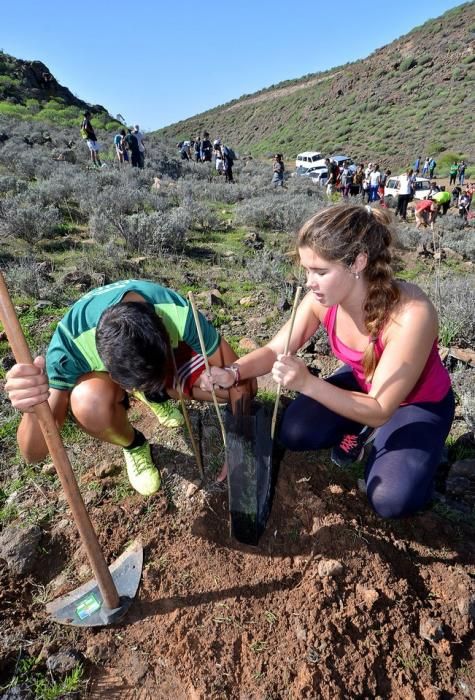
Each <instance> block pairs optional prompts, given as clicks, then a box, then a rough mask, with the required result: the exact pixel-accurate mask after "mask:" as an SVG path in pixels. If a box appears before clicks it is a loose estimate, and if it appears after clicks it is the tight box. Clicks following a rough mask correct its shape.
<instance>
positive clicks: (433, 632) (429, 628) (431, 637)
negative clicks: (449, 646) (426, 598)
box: [419, 617, 444, 642]
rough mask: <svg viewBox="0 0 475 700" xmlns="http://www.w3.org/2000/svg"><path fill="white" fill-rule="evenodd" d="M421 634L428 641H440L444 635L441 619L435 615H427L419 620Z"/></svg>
mask: <svg viewBox="0 0 475 700" xmlns="http://www.w3.org/2000/svg"><path fill="white" fill-rule="evenodd" d="M419 634H420V636H421V637H422V639H426V640H427V641H428V642H438V641H440V640H441V639H443V637H444V630H443V627H442V624H441V622H440V620H437V618H435V617H425V618H422V619H421V620H420V622H419Z"/></svg>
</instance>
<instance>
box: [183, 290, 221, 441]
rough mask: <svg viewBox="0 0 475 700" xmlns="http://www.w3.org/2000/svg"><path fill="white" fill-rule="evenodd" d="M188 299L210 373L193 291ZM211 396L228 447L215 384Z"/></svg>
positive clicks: (207, 369) (202, 352) (208, 370)
mask: <svg viewBox="0 0 475 700" xmlns="http://www.w3.org/2000/svg"><path fill="white" fill-rule="evenodd" d="M188 300H189V302H190V305H191V309H192V311H193V318H194V319H195V324H196V330H197V332H198V338H199V340H200V347H201V354H202V355H203V359H204V361H205V367H206V371H207V372H208V373H210V367H209V362H208V356H207V354H206V346H205V341H204V338H203V332H202V330H201V324H200V317H199V316H198V309H197V308H196V304H195V298H194V296H193V292H188ZM211 396H212V397H213V403H214V407H215V409H216V415H217V416H218V421H219V426H220V428H221V434H222V436H223V443H224V448H225V449H226V446H227V441H226V431H225V429H224V423H223V419H222V418H221V411H220V410H219V406H218V399H217V398H216V392H215V390H214V386H213V385H211Z"/></svg>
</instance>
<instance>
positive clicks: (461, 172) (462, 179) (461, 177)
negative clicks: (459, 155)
mask: <svg viewBox="0 0 475 700" xmlns="http://www.w3.org/2000/svg"><path fill="white" fill-rule="evenodd" d="M465 168H466V163H465V161H464V160H461V161H460V163H459V167H458V176H459V185H460V187H463V185H464V182H465Z"/></svg>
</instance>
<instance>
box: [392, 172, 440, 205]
mask: <svg viewBox="0 0 475 700" xmlns="http://www.w3.org/2000/svg"><path fill="white" fill-rule="evenodd" d="M400 179H401V176H400V175H396V176H395V177H390V178H388V180H387V181H386V186H385V188H384V198H385V199H386V200H387V202H388V204H391V200H392V199H395V198H396V197H397V196H398V194H399V183H400ZM429 192H430V180H429V179H428V178H426V177H416V184H415V188H414V199H427V197H428V196H429Z"/></svg>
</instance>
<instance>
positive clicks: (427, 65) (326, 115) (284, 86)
mask: <svg viewBox="0 0 475 700" xmlns="http://www.w3.org/2000/svg"><path fill="white" fill-rule="evenodd" d="M474 45H475V3H474V2H470V3H465V4H463V5H460V6H458V7H456V8H454V9H453V10H450V11H449V12H446V13H445V14H444V15H442V16H441V17H438V18H437V19H433V20H429V21H428V22H426V23H425V24H423V25H421V26H419V27H416V28H415V29H413V30H412V31H411V32H409V34H406V35H405V36H403V37H400V38H399V39H396V40H395V41H393V42H392V43H391V44H388V45H387V46H384V47H382V48H380V49H377V50H376V51H375V52H374V53H372V54H371V55H370V56H368V58H366V59H364V60H361V61H356V62H355V63H348V64H346V65H344V66H339V67H336V68H333V69H331V70H328V71H325V72H322V73H315V74H311V75H306V76H304V77H303V78H300V79H298V80H293V81H286V82H283V83H280V84H278V85H272V86H271V87H269V88H267V89H265V90H261V91H260V92H258V93H255V94H252V95H244V96H242V97H241V98H239V99H237V100H234V101H232V102H230V103H227V104H224V105H220V106H219V107H216V108H214V109H211V110H209V111H207V112H204V113H202V114H198V115H196V116H194V117H192V118H190V119H187V120H185V121H181V122H178V123H176V124H172V125H170V126H168V127H166V128H164V129H161V130H160V131H159V132H158V133H159V134H161V135H163V136H166V137H169V138H173V139H176V140H179V139H180V138H185V137H186V138H190V137H193V136H194V135H195V134H198V133H200V132H202V130H203V129H207V130H208V131H209V132H210V133H212V134H213V135H216V136H221V137H222V138H223V139H226V141H228V142H229V143H231V144H232V145H233V146H234V147H237V148H238V149H240V150H241V151H248V152H250V153H252V154H254V155H264V154H266V153H270V152H272V151H281V152H283V153H284V154H285V156H286V157H288V158H289V157H292V158H293V157H295V154H296V153H298V152H299V151H303V150H321V151H323V152H325V153H332V152H337V151H345V152H349V153H350V154H351V155H353V157H354V158H358V159H361V160H364V161H367V160H373V159H375V158H378V159H379V158H381V159H382V160H383V161H384V163H385V164H388V165H394V166H396V165H400V166H401V165H403V164H405V163H409V162H412V161H413V159H414V157H415V155H418V154H421V155H423V156H424V155H429V154H430V155H435V156H437V155H439V154H443V153H444V152H446V153H450V152H453V153H456V154H458V155H459V156H464V157H465V158H466V159H467V160H468V161H469V162H472V163H473V162H474V160H475V130H474V129H473V123H472V122H473V110H474V95H475V91H474V75H475V70H474V67H475V51H474Z"/></svg>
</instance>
